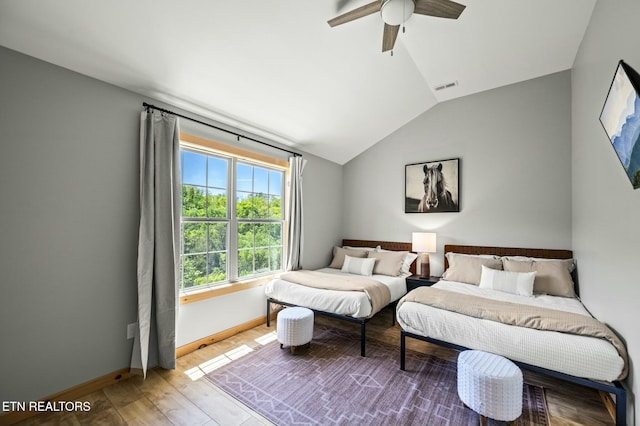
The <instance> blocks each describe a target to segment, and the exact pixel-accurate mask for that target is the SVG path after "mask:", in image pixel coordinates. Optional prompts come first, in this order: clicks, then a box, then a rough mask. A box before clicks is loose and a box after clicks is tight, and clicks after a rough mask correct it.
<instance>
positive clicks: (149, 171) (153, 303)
mask: <svg viewBox="0 0 640 426" xmlns="http://www.w3.org/2000/svg"><path fill="white" fill-rule="evenodd" d="M180 205H181V190H180V131H179V126H178V119H177V118H176V117H175V116H174V115H171V114H165V113H160V112H154V111H143V112H142V114H141V116H140V231H139V236H138V328H137V330H136V335H135V340H134V347H133V353H132V355H131V369H132V370H137V371H140V370H141V371H142V373H143V374H144V375H145V377H146V372H147V365H148V364H149V358H150V356H151V359H155V357H156V356H157V361H158V365H159V366H160V367H162V368H167V369H174V368H175V366H176V321H177V313H178V279H179V261H180ZM152 334H153V335H152Z"/></svg>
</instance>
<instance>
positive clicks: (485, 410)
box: [458, 350, 523, 425]
mask: <svg viewBox="0 0 640 426" xmlns="http://www.w3.org/2000/svg"><path fill="white" fill-rule="evenodd" d="M522 386H523V380H522V371H520V369H519V368H518V366H516V365H515V364H514V363H513V362H511V361H509V360H508V359H506V358H504V357H501V356H500V355H495V354H491V353H487V352H482V351H472V350H469V351H464V352H461V353H460V355H458V396H460V399H461V400H462V402H464V404H465V405H466V406H467V407H469V408H471V409H472V410H473V411H475V412H476V413H478V414H480V424H481V425H485V424H486V422H487V417H489V418H491V419H494V420H502V421H510V422H511V424H512V425H515V424H516V420H517V418H518V417H520V415H521V414H522Z"/></svg>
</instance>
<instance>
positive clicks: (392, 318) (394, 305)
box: [391, 302, 398, 327]
mask: <svg viewBox="0 0 640 426" xmlns="http://www.w3.org/2000/svg"><path fill="white" fill-rule="evenodd" d="M397 305H398V302H394V303H393V305H392V306H393V309H392V311H391V327H394V326H395V325H396V306H397Z"/></svg>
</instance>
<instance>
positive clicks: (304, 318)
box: [276, 306, 313, 354]
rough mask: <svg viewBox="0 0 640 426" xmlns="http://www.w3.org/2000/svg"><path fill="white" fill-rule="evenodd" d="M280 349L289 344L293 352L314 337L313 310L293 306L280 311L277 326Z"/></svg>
mask: <svg viewBox="0 0 640 426" xmlns="http://www.w3.org/2000/svg"><path fill="white" fill-rule="evenodd" d="M276 334H277V336H278V342H280V349H282V348H283V347H284V346H285V345H286V346H289V349H290V350H291V353H292V354H293V353H295V351H296V348H297V347H299V346H302V345H306V344H307V343H309V342H311V339H312V338H313V311H312V310H311V309H307V308H300V307H297V306H296V307H293V308H286V309H283V310H282V311H280V312H278V324H277V328H276Z"/></svg>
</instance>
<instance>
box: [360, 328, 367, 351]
mask: <svg viewBox="0 0 640 426" xmlns="http://www.w3.org/2000/svg"><path fill="white" fill-rule="evenodd" d="M366 326H367V323H366V322H364V321H362V323H361V325H360V356H364V349H365V342H366V341H367V333H366Z"/></svg>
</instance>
